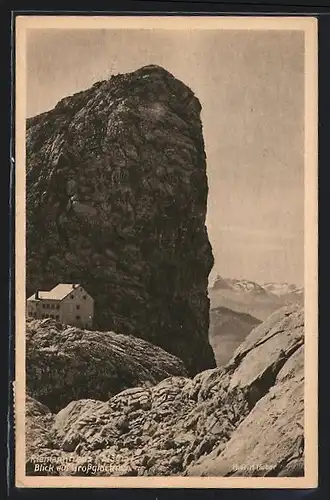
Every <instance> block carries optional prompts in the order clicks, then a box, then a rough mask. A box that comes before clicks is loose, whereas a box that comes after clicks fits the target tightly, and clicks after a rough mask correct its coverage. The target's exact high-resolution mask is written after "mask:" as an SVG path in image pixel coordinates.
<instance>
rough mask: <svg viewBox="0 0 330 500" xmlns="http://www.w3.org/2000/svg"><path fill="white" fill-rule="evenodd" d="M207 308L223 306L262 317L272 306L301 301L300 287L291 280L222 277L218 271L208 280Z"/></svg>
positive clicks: (263, 317)
mask: <svg viewBox="0 0 330 500" xmlns="http://www.w3.org/2000/svg"><path fill="white" fill-rule="evenodd" d="M208 292H209V298H210V307H211V310H212V309H214V308H218V307H226V308H228V309H232V310H233V311H236V312H243V313H247V314H250V315H252V316H254V317H255V318H258V319H259V320H265V319H266V318H267V317H268V316H269V315H270V314H271V313H273V312H274V311H275V310H276V309H279V308H280V307H283V306H285V305H290V304H299V305H303V302H304V289H303V288H302V287H299V286H297V285H295V284H290V283H276V282H268V283H264V284H259V283H256V282H254V281H252V280H247V279H237V278H223V277H222V276H220V275H219V274H218V275H216V276H215V277H214V278H213V280H210V283H209V287H208Z"/></svg>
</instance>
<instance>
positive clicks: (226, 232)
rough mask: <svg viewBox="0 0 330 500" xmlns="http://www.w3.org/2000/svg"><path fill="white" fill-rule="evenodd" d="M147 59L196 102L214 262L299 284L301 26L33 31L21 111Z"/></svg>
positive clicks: (34, 110) (39, 108) (32, 111)
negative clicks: (185, 87)
mask: <svg viewBox="0 0 330 500" xmlns="http://www.w3.org/2000/svg"><path fill="white" fill-rule="evenodd" d="M146 64H159V65H161V66H163V67H164V68H166V69H167V70H169V71H170V72H171V73H173V74H174V76H176V77H177V78H179V79H180V80H182V81H183V82H184V83H185V84H187V85H188V86H189V87H190V88H191V89H192V90H193V91H194V92H195V94H196V95H197V97H198V98H199V100H200V101H201V104H202V108H203V109H202V120H203V129H204V140H205V147H206V154H207V174H208V181H209V200H208V213H207V226H208V231H209V237H210V240H211V244H212V247H213V253H214V256H215V270H216V271H217V272H219V273H220V274H222V275H223V276H225V277H242V278H244V277H245V278H247V279H252V280H256V281H259V282H264V281H289V282H293V283H296V284H303V222H304V214H303V206H304V196H303V184H304V171H303V169H304V164H303V159H304V130H303V129H304V38H303V32H299V31H291V32H290V31H272V32H269V31H268V32H266V31H251V30H244V31H229V30H226V31H219V30H217V31H216V30H214V31H213V30H212V31H210V30H208V31H201V30H199V31H198V30H190V31H187V30H186V31H183V30H177V31H169V30H117V31H114V30H74V31H70V30H66V31H64V30H59V29H49V30H47V31H43V30H41V29H35V30H31V31H30V32H29V36H28V52H27V68H28V76H27V114H28V116H34V115H36V114H38V113H41V112H43V111H46V110H49V109H51V108H53V107H54V106H55V104H56V103H57V102H58V101H59V100H60V99H61V98H62V97H64V96H67V95H70V94H72V93H74V92H78V91H80V90H83V89H86V88H88V87H90V86H91V85H92V84H93V83H95V82H96V81H99V80H103V79H106V78H108V77H109V76H110V75H111V74H113V73H115V74H116V73H123V72H127V71H134V70H135V69H137V68H139V67H141V66H143V65H146Z"/></svg>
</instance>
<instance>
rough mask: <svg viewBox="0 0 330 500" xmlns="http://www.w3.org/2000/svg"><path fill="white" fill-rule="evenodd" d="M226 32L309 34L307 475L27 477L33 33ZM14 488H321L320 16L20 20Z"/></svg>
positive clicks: (113, 17) (306, 144)
mask: <svg viewBox="0 0 330 500" xmlns="http://www.w3.org/2000/svg"><path fill="white" fill-rule="evenodd" d="M38 28H39V29H40V28H42V29H48V28H60V29H63V28H67V29H68V28H69V29H126V30H127V29H143V28H144V29H168V30H174V29H178V30H181V29H196V30H197V29H198V30H199V29H202V30H209V29H220V30H302V31H304V32H305V200H304V212H305V214H304V215H305V232H304V252H305V253H304V257H305V259H304V262H305V264H304V266H305V268H304V273H305V275H304V280H305V283H304V285H305V373H306V374H308V376H306V377H305V476H304V477H301V478H285V477H278V478H270V477H266V478H260V477H251V478H247V477H239V478H234V477H167V476H166V477H95V478H94V477H33V476H26V475H25V300H26V298H25V252H26V249H25V245H26V240H25V200H26V193H25V132H26V32H27V30H28V29H38ZM15 30H16V32H15V35H16V38H15V42H16V47H15V49H16V53H15V56H16V62H15V69H16V80H15V83H14V86H15V89H14V90H15V106H16V109H15V113H16V114H15V118H16V131H15V132H16V151H15V167H16V170H15V190H16V191H15V194H16V203H15V221H16V231H15V287H16V288H15V294H16V309H15V313H16V331H15V335H16V353H15V354H16V360H15V361H16V370H15V382H14V393H15V444H16V446H15V485H16V486H17V487H29V488H31V487H32V488H44V487H50V488H51V487H53V488H54V487H56V488H67V487H71V488H93V487H97V488H315V487H316V486H317V484H318V452H317V449H318V427H317V424H318V400H317V390H318V370H317V368H318V191H317V189H318V188H317V186H318V157H317V155H318V151H317V148H318V146H317V144H318V138H317V123H318V122H317V117H318V111H317V96H318V92H317V88H318V81H317V74H318V62H317V19H316V18H313V17H281V16H277V17H248V16H246V17H226V16H224V17H222V16H214V17H213V16H212V17H210V16H159V17H155V16H134V17H133V16H120V17H119V16H100V17H99V16H65V15H63V16H38V15H36V16H23V15H19V16H17V17H16V18H15Z"/></svg>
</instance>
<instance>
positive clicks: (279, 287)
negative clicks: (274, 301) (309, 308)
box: [262, 283, 304, 297]
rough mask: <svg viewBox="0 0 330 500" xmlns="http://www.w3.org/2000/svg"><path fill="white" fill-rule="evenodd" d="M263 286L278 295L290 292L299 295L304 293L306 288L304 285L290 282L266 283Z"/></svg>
mask: <svg viewBox="0 0 330 500" xmlns="http://www.w3.org/2000/svg"><path fill="white" fill-rule="evenodd" d="M262 286H263V288H264V289H265V290H267V292H270V293H273V294H275V295H277V296H278V297H281V296H282V295H287V294H289V293H295V294H297V295H303V293H304V289H303V288H302V287H298V286H297V285H293V284H290V283H265V284H264V285H262Z"/></svg>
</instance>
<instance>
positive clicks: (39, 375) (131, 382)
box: [26, 318, 187, 412]
mask: <svg viewBox="0 0 330 500" xmlns="http://www.w3.org/2000/svg"><path fill="white" fill-rule="evenodd" d="M26 360H27V361H26V378H27V389H28V391H29V394H30V395H31V396H33V397H34V398H36V399H37V400H38V401H40V402H41V403H43V404H45V405H46V406H48V407H49V408H50V409H51V410H52V411H53V412H57V411H58V410H60V409H61V408H63V407H64V406H65V405H66V404H68V403H70V401H72V400H74V399H82V398H91V397H92V398H94V399H100V400H103V401H106V400H108V399H109V398H111V397H112V396H113V395H114V394H116V393H118V392H121V391H122V390H124V389H127V388H129V387H134V386H138V385H142V386H145V387H148V386H153V385H155V384H156V383H157V382H159V381H160V380H162V379H164V378H167V377H169V376H170V375H187V372H186V369H185V367H184V365H183V362H182V361H181V360H180V359H178V358H176V357H175V356H173V355H172V354H169V353H167V352H165V351H164V350H163V349H161V348H160V347H157V346H154V345H152V344H150V343H148V342H146V341H144V340H142V339H139V338H136V337H133V336H128V335H121V334H116V333H113V332H98V331H88V330H81V329H79V328H76V327H73V326H64V325H62V324H59V323H57V322H56V321H54V320H53V319H50V318H49V319H44V320H30V321H28V322H27V326H26Z"/></svg>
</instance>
